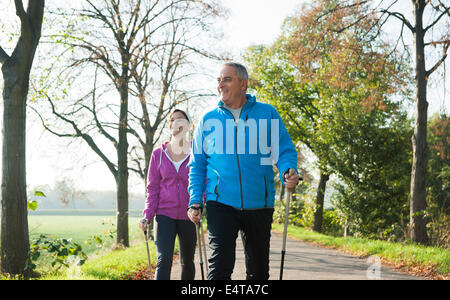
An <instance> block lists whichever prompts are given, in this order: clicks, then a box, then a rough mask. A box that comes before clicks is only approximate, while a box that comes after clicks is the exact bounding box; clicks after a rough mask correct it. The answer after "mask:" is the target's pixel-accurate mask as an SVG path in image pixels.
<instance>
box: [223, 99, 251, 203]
mask: <svg viewBox="0 0 450 300" xmlns="http://www.w3.org/2000/svg"><path fill="white" fill-rule="evenodd" d="M222 109H224V110H226V111H227V112H229V113H230V115H231V116H232V117H233V119H234V116H233V114H232V113H231V111H229V110H228V109H226V108H225V107H222ZM242 109H244V108H243V107H242ZM242 109H241V111H240V113H239V119H240V118H241V114H242ZM247 117H248V115H247ZM235 121H236V120H235ZM238 124H239V123H238ZM238 124H236V130H235V132H234V147H235V148H234V150H235V152H236V160H237V166H238V171H239V186H240V188H241V210H243V209H244V195H243V192H242V174H241V165H240V163H239V155H238V153H237V134H238V132H237V129H238V128H237V127H238ZM244 129H245V127H244Z"/></svg>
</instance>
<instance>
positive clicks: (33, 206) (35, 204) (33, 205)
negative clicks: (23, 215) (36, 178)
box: [27, 189, 47, 211]
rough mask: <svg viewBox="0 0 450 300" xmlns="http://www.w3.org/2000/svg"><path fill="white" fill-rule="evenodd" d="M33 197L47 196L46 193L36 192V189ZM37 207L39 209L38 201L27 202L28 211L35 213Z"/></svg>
mask: <svg viewBox="0 0 450 300" xmlns="http://www.w3.org/2000/svg"><path fill="white" fill-rule="evenodd" d="M33 196H35V197H47V196H45V194H44V192H42V191H39V190H36V189H35V190H34V191H33ZM29 198H30V197H29ZM37 207H38V202H37V201H36V200H34V199H31V200H27V209H28V210H33V211H34V210H36V209H37Z"/></svg>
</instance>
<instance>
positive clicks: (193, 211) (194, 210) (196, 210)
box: [187, 204, 202, 224]
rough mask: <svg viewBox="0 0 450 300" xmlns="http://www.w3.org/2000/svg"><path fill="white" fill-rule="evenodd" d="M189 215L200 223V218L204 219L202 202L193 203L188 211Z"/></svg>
mask: <svg viewBox="0 0 450 300" xmlns="http://www.w3.org/2000/svg"><path fill="white" fill-rule="evenodd" d="M187 215H188V217H189V219H190V220H191V221H192V222H194V223H195V224H198V223H199V222H200V220H201V219H202V207H201V205H200V204H193V205H192V206H191V207H189V209H188V211H187Z"/></svg>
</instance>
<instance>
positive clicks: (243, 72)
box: [223, 62, 248, 80]
mask: <svg viewBox="0 0 450 300" xmlns="http://www.w3.org/2000/svg"><path fill="white" fill-rule="evenodd" d="M223 65H224V66H229V67H234V68H236V71H237V76H238V77H239V79H241V80H242V79H245V80H248V72H247V69H246V68H245V67H244V65H242V64H240V63H236V62H227V63H224V64H223Z"/></svg>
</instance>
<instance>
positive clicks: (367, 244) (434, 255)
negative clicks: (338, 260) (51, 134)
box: [272, 224, 450, 279]
mask: <svg viewBox="0 0 450 300" xmlns="http://www.w3.org/2000/svg"><path fill="white" fill-rule="evenodd" d="M272 229H273V230H275V231H277V232H283V225H282V224H273V225H272ZM288 235H289V236H290V237H292V238H295V239H299V240H301V241H304V242H309V243H313V244H316V245H319V246H323V247H327V248H332V249H336V250H340V251H343V252H346V253H349V254H352V255H356V256H363V257H364V256H370V255H376V256H378V257H379V258H380V259H381V261H382V262H383V263H385V264H387V265H389V266H391V267H393V268H395V269H398V270H400V271H405V272H408V273H412V274H415V275H419V276H424V277H427V278H432V279H450V251H448V250H445V249H441V248H435V247H427V246H421V245H416V244H402V243H391V242H385V241H377V240H370V239H365V238H354V237H347V238H343V237H332V236H327V235H324V234H320V233H317V232H312V231H310V230H308V229H305V228H302V227H297V226H292V225H289V226H288Z"/></svg>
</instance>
